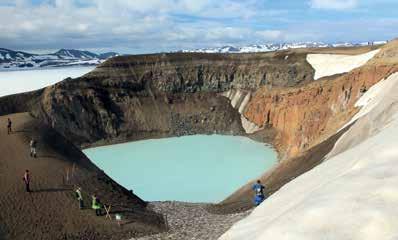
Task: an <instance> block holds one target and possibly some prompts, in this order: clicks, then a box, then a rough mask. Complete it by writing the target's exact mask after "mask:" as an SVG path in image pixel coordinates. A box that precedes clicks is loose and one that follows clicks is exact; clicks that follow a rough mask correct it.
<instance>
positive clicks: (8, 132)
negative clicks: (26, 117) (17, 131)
mask: <svg viewBox="0 0 398 240" xmlns="http://www.w3.org/2000/svg"><path fill="white" fill-rule="evenodd" d="M11 132H12V122H11V119H7V134H8V135H10V133H11Z"/></svg>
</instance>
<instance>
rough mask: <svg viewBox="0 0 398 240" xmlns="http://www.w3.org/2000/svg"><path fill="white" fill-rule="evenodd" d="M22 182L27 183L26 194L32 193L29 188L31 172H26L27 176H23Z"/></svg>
mask: <svg viewBox="0 0 398 240" xmlns="http://www.w3.org/2000/svg"><path fill="white" fill-rule="evenodd" d="M22 180H23V181H24V183H25V188H26V192H30V187H29V184H30V175H29V170H26V171H25V174H24V175H23V178H22Z"/></svg>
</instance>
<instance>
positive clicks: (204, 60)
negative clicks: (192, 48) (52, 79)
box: [32, 51, 314, 146]
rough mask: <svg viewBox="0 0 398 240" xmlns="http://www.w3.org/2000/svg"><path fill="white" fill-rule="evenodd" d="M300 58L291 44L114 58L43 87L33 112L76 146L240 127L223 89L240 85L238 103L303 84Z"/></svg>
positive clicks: (307, 73)
mask: <svg viewBox="0 0 398 240" xmlns="http://www.w3.org/2000/svg"><path fill="white" fill-rule="evenodd" d="M305 57H306V55H305V54H303V53H299V54H297V53H294V52H290V51H287V52H280V53H266V54H239V55H234V54H232V55H231V54H179V53H176V54H158V55H141V56H127V57H116V58H112V59H110V60H109V61H107V62H105V63H104V64H102V65H100V66H99V67H98V68H96V69H95V70H94V71H92V72H90V73H88V74H86V75H85V76H83V77H81V78H77V79H67V80H65V81H63V82H60V83H58V84H55V85H54V86H51V87H48V88H46V89H45V90H44V91H43V93H42V94H41V95H40V100H39V101H38V102H39V104H36V106H34V107H32V112H33V114H34V115H35V116H38V117H40V118H41V119H43V120H45V121H46V122H47V123H48V124H49V125H51V126H53V127H54V128H55V129H57V130H58V131H59V132H60V133H62V134H63V135H64V136H66V137H67V138H68V139H71V140H72V141H73V142H74V143H76V144H78V145H80V146H92V145H97V144H108V143H114V142H119V141H126V140H134V139H141V138H148V137H165V136H179V135H188V134H197V133H206V134H207V133H222V134H244V133H245V131H244V129H243V128H242V121H243V120H242V116H241V114H240V113H242V112H243V108H241V109H240V111H236V109H234V107H236V106H231V104H230V101H229V99H228V98H226V97H225V92H228V91H244V92H245V96H248V98H247V99H246V100H245V99H241V100H239V101H240V102H239V106H240V105H241V103H243V102H245V105H246V104H247V103H248V101H249V100H250V98H251V95H250V94H249V93H251V92H254V91H255V90H256V89H258V88H259V87H261V86H267V87H268V88H275V87H285V86H297V85H304V84H307V83H309V82H311V81H312V78H313V74H314V70H313V69H312V68H311V66H310V65H309V64H308V63H307V62H306V60H305ZM223 94H224V96H223ZM239 112H240V113H239ZM246 121H247V120H246ZM247 124H251V123H249V122H248V123H247ZM247 124H246V125H247ZM244 125H245V124H244Z"/></svg>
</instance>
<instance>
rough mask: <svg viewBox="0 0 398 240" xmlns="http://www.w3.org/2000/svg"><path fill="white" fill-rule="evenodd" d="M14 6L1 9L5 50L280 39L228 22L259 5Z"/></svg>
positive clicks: (75, 0)
mask: <svg viewBox="0 0 398 240" xmlns="http://www.w3.org/2000/svg"><path fill="white" fill-rule="evenodd" d="M7 1H8V0H7ZM11 2H12V1H10V2H6V3H7V4H6V5H1V4H0V23H1V24H0V31H1V35H0V46H1V47H10V48H17V49H21V48H22V49H24V48H25V49H26V48H29V49H32V48H46V49H48V48H67V47H68V48H88V47H90V48H106V47H109V48H112V47H113V46H112V45H115V44H118V45H124V46H128V47H129V48H133V49H142V50H141V51H145V48H152V49H158V47H159V48H162V47H164V48H173V47H175V48H180V47H195V45H200V44H207V45H213V44H218V43H220V44H223V43H230V42H236V43H239V42H244V41H245V40H248V39H255V38H258V37H261V38H262V40H264V39H268V40H273V39H275V35H276V34H277V33H276V32H268V33H267V32H263V33H261V34H259V35H258V34H257V33H256V32H255V31H254V30H252V29H250V28H243V27H236V26H234V25H233V24H230V23H229V21H231V20H234V19H235V20H236V21H246V20H248V19H250V18H252V17H254V16H255V15H256V12H257V10H258V9H257V8H258V5H256V4H258V2H259V0H248V1H235V0H219V1H210V0H134V1H124V0H112V1H109V0H51V1H50V0H48V1H43V2H42V3H41V4H36V5H33V4H32V3H30V2H29V1H27V0H18V1H16V2H14V3H11ZM262 13H263V12H262ZM260 35H261V36H260ZM138 51H140V50H138Z"/></svg>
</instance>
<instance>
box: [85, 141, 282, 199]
mask: <svg viewBox="0 0 398 240" xmlns="http://www.w3.org/2000/svg"><path fill="white" fill-rule="evenodd" d="M84 153H85V154H86V155H87V156H88V157H89V158H90V159H91V160H92V161H93V162H94V163H95V164H96V165H97V166H98V167H99V168H101V169H103V170H104V171H105V172H106V173H107V174H108V175H109V176H110V177H112V178H113V179H114V180H115V181H117V182H118V183H119V184H121V185H123V186H124V187H126V188H127V189H132V190H133V191H134V193H135V194H137V195H138V196H140V197H141V198H143V199H144V200H147V201H166V200H175V201H186V202H213V203H214V202H219V201H221V200H223V199H224V198H225V197H227V196H228V195H229V194H231V193H233V192H234V191H235V190H237V189H238V188H239V187H240V186H242V185H244V184H245V183H247V182H248V181H249V180H251V179H255V178H256V177H258V176H260V175H261V174H262V173H263V172H264V171H265V170H266V169H268V168H270V167H271V166H272V165H273V164H275V163H276V161H277V156H276V153H275V151H274V150H273V149H271V148H270V147H266V146H264V144H262V143H258V142H255V141H253V140H251V139H249V138H245V137H237V136H220V135H194V136H186V137H175V138H164V139H154V140H144V141H136V142H130V143H125V144H117V145H110V146H104V147H98V148H91V149H87V150H84Z"/></svg>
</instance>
